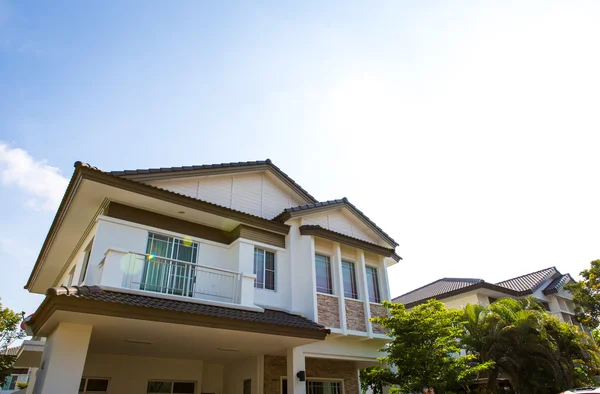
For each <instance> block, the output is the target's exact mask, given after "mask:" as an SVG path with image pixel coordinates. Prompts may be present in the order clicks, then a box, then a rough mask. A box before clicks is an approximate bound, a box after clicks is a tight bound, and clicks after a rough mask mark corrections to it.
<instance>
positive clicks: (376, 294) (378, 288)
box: [365, 265, 381, 304]
mask: <svg viewBox="0 0 600 394" xmlns="http://www.w3.org/2000/svg"><path fill="white" fill-rule="evenodd" d="M369 269H371V270H372V271H373V272H375V281H373V280H369ZM365 276H366V279H367V291H368V292H369V294H367V298H368V300H369V302H370V303H373V304H381V279H380V278H379V267H376V266H373V265H365ZM371 278H373V276H371ZM373 285H376V287H375V288H374V289H373V293H374V294H373V295H374V299H373V300H372V299H371V288H370V286H373Z"/></svg>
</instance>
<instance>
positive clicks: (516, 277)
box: [496, 266, 562, 285]
mask: <svg viewBox="0 0 600 394" xmlns="http://www.w3.org/2000/svg"><path fill="white" fill-rule="evenodd" d="M552 269H553V270H554V271H556V273H558V274H559V275H562V274H561V273H560V271H559V270H558V269H556V266H552V267H548V268H544V269H541V270H538V271H534V272H530V273H528V274H524V275H519V276H515V277H514V278H510V279H506V280H503V281H500V282H496V284H497V285H500V283H505V282H509V281H511V280H515V279H520V278H524V277H526V276H530V275H534V274H538V273H540V272H544V271H549V270H552Z"/></svg>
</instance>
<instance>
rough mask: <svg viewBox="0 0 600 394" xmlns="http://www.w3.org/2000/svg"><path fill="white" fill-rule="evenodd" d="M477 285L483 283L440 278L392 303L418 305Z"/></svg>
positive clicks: (482, 281)
mask: <svg viewBox="0 0 600 394" xmlns="http://www.w3.org/2000/svg"><path fill="white" fill-rule="evenodd" d="M478 283H484V280H483V279H478V278H442V279H438V280H436V281H435V282H431V283H429V284H427V285H425V286H422V287H419V288H418V289H415V290H412V291H410V292H408V293H406V294H403V295H401V296H398V297H396V298H394V299H393V301H394V302H399V303H401V304H405V305H407V304H413V303H418V302H419V301H424V300H428V299H431V298H436V297H438V296H441V295H446V294H447V293H451V292H455V291H457V290H463V289H465V288H467V287H471V286H473V285H476V284H478Z"/></svg>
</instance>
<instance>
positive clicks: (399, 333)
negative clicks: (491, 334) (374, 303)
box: [361, 300, 491, 393]
mask: <svg viewBox="0 0 600 394" xmlns="http://www.w3.org/2000/svg"><path fill="white" fill-rule="evenodd" d="M384 305H385V307H386V308H388V310H389V316H383V317H377V318H374V319H372V320H373V321H374V322H376V323H379V324H381V325H382V326H383V327H384V328H386V329H388V335H389V336H390V337H392V338H393V340H392V342H391V343H389V344H388V345H387V347H386V348H385V349H382V351H385V352H386V353H387V356H386V357H383V358H381V359H380V362H381V363H382V366H381V367H374V368H368V369H366V370H363V371H361V386H362V389H363V391H365V390H366V389H367V388H371V389H373V391H374V392H375V393H381V392H382V388H383V387H384V386H392V387H393V388H394V390H397V391H400V392H405V393H406V392H420V391H421V389H422V388H423V387H424V386H431V387H434V388H435V390H436V392H438V393H444V392H449V390H450V389H452V388H455V387H457V386H459V387H460V386H463V385H467V384H468V383H469V382H471V381H472V380H473V379H474V378H475V377H476V376H477V374H478V373H479V372H481V371H483V370H485V369H487V368H488V367H489V366H490V364H491V363H479V362H477V356H476V355H473V354H470V355H460V353H461V347H460V346H461V343H460V337H461V336H462V333H463V331H462V329H461V327H460V325H458V324H456V323H457V322H458V321H459V320H460V316H461V314H462V311H459V310H448V309H446V308H445V307H444V304H442V303H441V302H439V301H436V300H430V301H428V302H427V303H425V304H422V305H419V306H416V307H415V308H414V309H412V310H411V311H407V310H406V308H405V307H404V305H403V304H392V303H390V302H385V303H384Z"/></svg>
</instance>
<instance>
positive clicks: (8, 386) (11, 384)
mask: <svg viewBox="0 0 600 394" xmlns="http://www.w3.org/2000/svg"><path fill="white" fill-rule="evenodd" d="M18 378H19V376H18V375H8V376H7V377H6V379H5V380H4V384H3V385H2V384H0V390H14V389H15V388H16V386H17V379H18Z"/></svg>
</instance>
